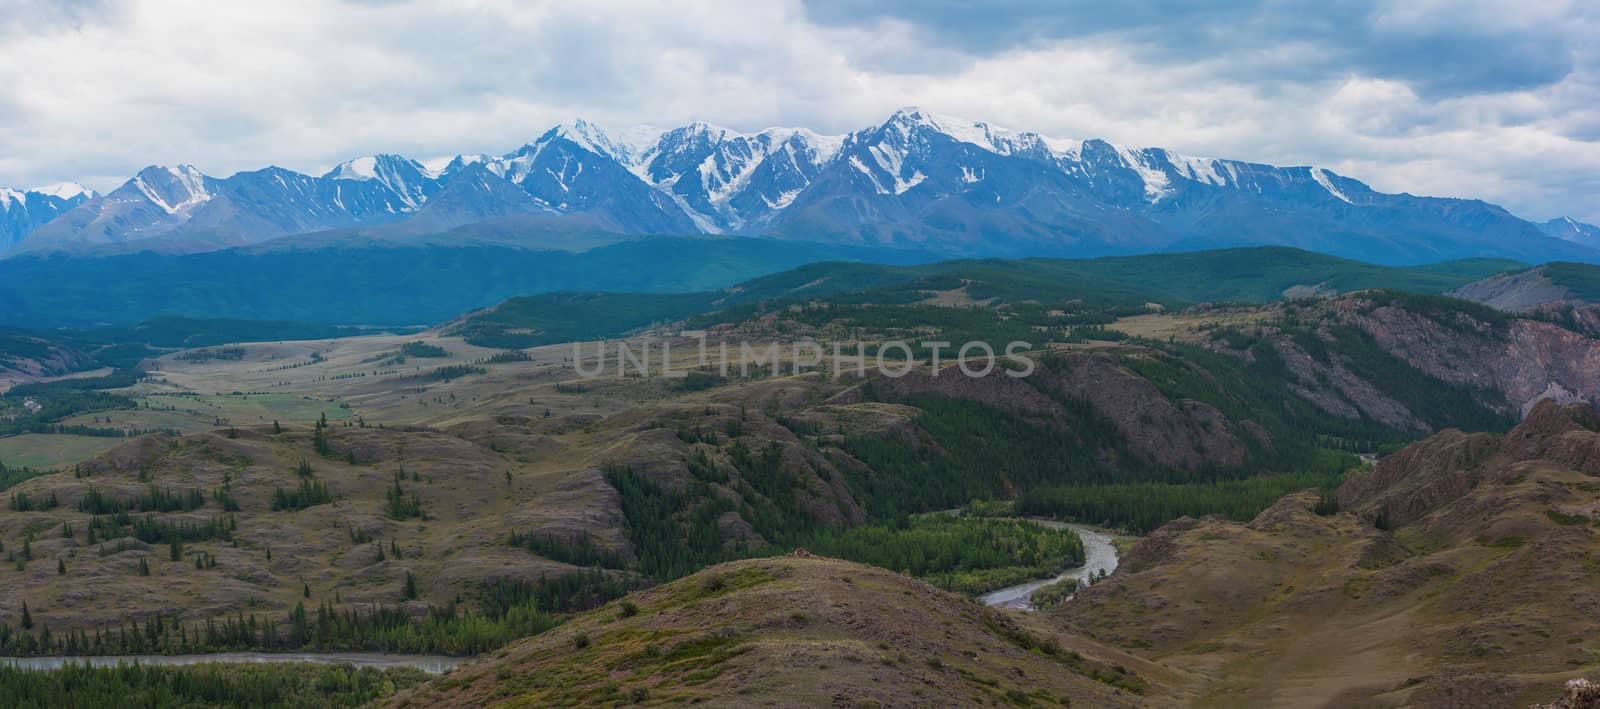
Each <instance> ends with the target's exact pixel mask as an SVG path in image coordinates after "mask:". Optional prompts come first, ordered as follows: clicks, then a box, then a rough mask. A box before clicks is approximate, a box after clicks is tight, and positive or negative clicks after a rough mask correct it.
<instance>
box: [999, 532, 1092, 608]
mask: <svg viewBox="0 0 1600 709" xmlns="http://www.w3.org/2000/svg"><path fill="white" fill-rule="evenodd" d="M1031 521H1033V522H1037V523H1039V524H1042V525H1044V526H1046V527H1055V528H1056V529H1061V528H1063V527H1065V528H1067V529H1071V530H1072V531H1074V532H1077V533H1078V537H1079V538H1080V539H1082V540H1083V555H1084V559H1083V566H1077V567H1073V568H1070V569H1067V570H1066V571H1063V572H1061V574H1060V575H1058V576H1055V577H1053V578H1047V579H1038V580H1036V581H1029V582H1027V583H1019V584H1017V585H1015V586H1007V587H1005V588H1002V589H1000V590H998V591H990V592H988V593H986V594H984V595H982V596H979V597H978V598H979V600H981V601H983V604H984V605H986V606H994V607H996V608H1014V609H1017V610H1025V611H1031V610H1034V607H1033V603H1032V602H1030V601H1029V600H1028V594H1031V593H1033V592H1034V591H1036V590H1038V589H1040V588H1041V587H1044V586H1046V585H1049V584H1052V583H1055V582H1057V581H1061V580H1063V579H1077V580H1078V583H1080V584H1081V583H1083V580H1084V579H1085V578H1088V577H1089V576H1092V575H1094V574H1097V573H1099V572H1100V571H1102V570H1103V571H1105V572H1106V573H1107V574H1110V573H1111V572H1112V571H1115V570H1116V569H1117V547H1116V545H1114V544H1112V543H1111V536H1110V535H1108V534H1106V533H1104V532H1099V531H1096V530H1093V529H1090V528H1088V527H1085V526H1082V525H1077V524H1067V523H1065V522H1056V521H1052V520H1042V519H1038V520H1031Z"/></svg>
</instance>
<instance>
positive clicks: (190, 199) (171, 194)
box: [125, 165, 213, 214]
mask: <svg viewBox="0 0 1600 709" xmlns="http://www.w3.org/2000/svg"><path fill="white" fill-rule="evenodd" d="M210 180H211V178H209V177H206V176H205V175H204V174H203V173H201V172H200V171H199V170H197V169H195V167H194V166H193V165H178V166H176V167H166V166H162V165H151V166H150V167H147V168H145V169H143V170H140V171H139V174H138V175H135V176H134V178H133V179H132V180H129V181H128V183H127V184H126V185H125V187H129V186H131V187H133V188H134V189H135V190H137V191H138V192H139V193H140V194H142V195H144V197H145V198H146V199H149V200H150V201H151V202H152V203H154V204H155V205H156V206H157V207H160V208H161V209H162V210H164V211H165V212H166V213H167V214H180V213H183V214H186V213H188V212H190V211H192V210H193V209H194V208H195V207H197V206H199V205H202V204H205V203H206V202H208V201H210V200H211V197H212V196H213V195H212V192H211V189H210V186H209V185H208V184H207V183H208V182H209V181H210Z"/></svg>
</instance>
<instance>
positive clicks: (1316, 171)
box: [1311, 167, 1355, 204]
mask: <svg viewBox="0 0 1600 709" xmlns="http://www.w3.org/2000/svg"><path fill="white" fill-rule="evenodd" d="M1311 179H1313V180H1316V181H1317V184H1319V185H1322V188H1323V189H1325V190H1327V191H1328V194H1331V195H1333V196H1335V197H1338V198H1339V201H1341V202H1344V203H1345V204H1355V202H1351V201H1350V198H1349V197H1346V196H1344V193H1343V192H1340V191H1339V188H1338V187H1335V186H1334V184H1333V180H1330V179H1328V173H1327V171H1326V170H1323V169H1322V168H1320V167H1313V168H1311Z"/></svg>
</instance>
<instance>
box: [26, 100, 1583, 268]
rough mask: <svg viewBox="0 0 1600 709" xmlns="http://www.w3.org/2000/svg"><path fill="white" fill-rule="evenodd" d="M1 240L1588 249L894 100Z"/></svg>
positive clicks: (1071, 250)
mask: <svg viewBox="0 0 1600 709" xmlns="http://www.w3.org/2000/svg"><path fill="white" fill-rule="evenodd" d="M18 204H20V205H24V206H23V207H22V208H20V209H19V208H17V207H15V206H11V207H8V208H7V209H6V211H4V212H3V213H0V253H3V252H5V251H6V250H7V248H8V247H12V248H11V250H12V252H13V253H32V252H40V251H56V250H76V249H81V248H84V247H95V246H102V247H103V246H106V245H122V246H123V247H124V248H136V249H137V248H147V247H148V248H158V249H164V250H176V251H202V250H210V249H216V248H223V247H228V246H234V245H245V244H256V243H260V242H263V241H267V240H271V239H275V238H278V237H284V236H290V235H296V234H305V233H309V232H330V231H337V230H356V231H358V232H360V233H361V234H363V235H365V236H368V237H372V236H380V237H381V236H382V235H384V234H390V233H411V234H415V233H449V232H450V231H451V230H452V229H457V228H459V227H464V226H466V225H476V226H475V227H474V229H476V230H478V231H483V230H485V229H488V230H499V231H500V232H503V233H505V234H508V235H512V236H513V237H514V238H517V239H524V240H525V241H526V243H527V245H528V246H529V247H530V248H538V247H539V233H540V231H541V230H548V229H551V228H554V227H556V226H558V225H562V224H563V223H571V224H575V225H578V226H580V227H581V228H588V229H598V230H603V231H611V232H618V233H628V234H640V233H670V234H688V233H707V234H741V235H752V236H771V237H777V238H788V239H800V240H807V241H823V242H838V243H850V244H864V245H871V246H889V247H905V248H913V249H919V250H925V251H931V252H936V253H944V254H953V255H997V256H1015V255H1026V254H1040V255H1069V254H1070V255H1099V254H1113V253H1131V252H1144V251H1159V250H1177V249H1195V248H1207V247H1217V246H1235V245H1256V244H1285V245H1292V246H1299V247H1302V248H1308V249H1312V250H1316V251H1322V252H1326V253H1333V254H1338V255H1344V256H1349V257H1354V258H1361V259H1366V260H1371V261H1379V262H1389V263H1405V262H1421V261H1433V260H1440V259H1445V258H1453V257H1460V256H1510V257H1514V258H1520V259H1523V260H1528V261H1545V260H1551V259H1577V260H1591V261H1593V260H1600V239H1597V238H1596V236H1595V235H1596V233H1597V231H1600V230H1596V228H1595V227H1593V226H1590V225H1586V224H1581V223H1578V222H1573V221H1571V220H1564V221H1563V220H1555V221H1552V222H1549V223H1546V224H1542V225H1535V224H1532V223H1530V222H1527V221H1524V220H1522V219H1519V218H1517V217H1515V216H1513V215H1512V214H1510V213H1509V212H1507V211H1506V210H1504V209H1502V208H1500V207H1498V206H1495V205H1492V204H1488V203H1484V202H1481V201H1477V200H1462V199H1444V198H1430V197H1415V196H1412V195H1407V194H1399V195H1393V194H1384V193H1380V192H1377V191H1374V190H1372V189H1371V188H1369V187H1368V186H1367V185H1365V184H1363V183H1362V182H1360V181H1358V180H1354V179H1351V178H1348V177H1344V176H1341V175H1337V174H1334V173H1333V172H1331V171H1328V170H1325V169H1322V168H1317V167H1274V166H1270V165H1262V164H1256V163H1248V162H1241V161H1236V160H1225V159H1213V158H1197V157H1189V156H1184V155H1179V154H1177V153H1174V152H1171V151H1168V150H1164V149H1160V148H1132V147H1127V146H1121V145H1113V144H1111V143H1107V142H1105V141H1102V140H1086V141H1067V140H1059V139H1054V138H1049V137H1045V136H1042V135H1039V134H1037V133H1032V132H1026V131H1013V130H1009V129H1005V128H1000V127H998V126H993V125H990V124H987V123H983V122H977V121H969V120H963V119H958V118H951V117H947V116H941V115H936V114H932V113H928V112H925V111H922V110H919V109H915V108H907V109H902V110H900V111H897V112H895V113H894V114H893V115H892V116H890V117H889V118H888V119H887V120H885V121H884V122H883V123H882V124H880V125H876V126H872V127H869V128H866V129H863V130H859V131H855V132H852V133H849V134H845V135H821V134H818V133H815V132H813V131H810V130H806V129H803V128H770V129H767V130H763V131H760V132H756V133H741V132H738V131H733V130H729V129H726V128H720V127H717V126H714V125H710V124H706V123H692V124H690V125H687V126H683V127H680V128H674V129H671V130H666V131H651V130H631V131H618V132H607V131H604V130H601V129H600V128H599V127H598V126H596V125H594V124H592V123H589V122H586V121H582V120H579V121H575V122H573V123H570V124H564V125H560V126H556V127H554V128H551V129H549V130H548V131H546V132H544V133H543V134H542V135H540V136H539V138H538V139H536V140H534V141H532V142H530V143H528V144H526V145H523V146H521V147H519V148H517V149H516V150H513V151H511V152H508V153H506V154H504V155H500V156H491V155H481V154H477V155H458V156H456V157H454V158H453V159H450V160H446V161H440V162H436V163H433V164H432V165H431V166H430V165H424V164H423V163H421V162H418V161H416V160H413V159H409V158H405V157H401V156H398V155H375V156H368V157H362V158H356V159H354V160H350V161H348V162H345V163H342V164H340V165H338V166H336V167H335V168H333V169H332V170H330V171H328V172H327V173H326V174H324V175H322V176H320V177H313V176H310V175H304V174H300V173H296V172H292V171H289V170H285V169H282V168H277V167H269V168H266V169H263V170H256V171H252V172H241V173H238V174H236V175H233V176H231V177H228V178H223V179H219V178H214V177H209V176H206V175H203V174H201V173H200V172H199V171H198V170H196V169H195V168H193V167H190V166H186V165H180V166H177V167H156V166H152V167H149V168H145V169H144V170H142V171H141V172H140V173H139V174H138V175H136V176H135V177H134V178H133V179H131V180H129V181H128V182H127V183H125V184H123V185H122V186H120V187H118V188H117V189H115V190H113V191H111V192H110V193H107V194H105V195H94V194H93V193H90V192H87V191H86V190H82V188H61V189H58V190H56V191H54V192H52V191H49V190H36V191H30V192H17V191H12V190H4V191H0V207H5V206H6V205H18Z"/></svg>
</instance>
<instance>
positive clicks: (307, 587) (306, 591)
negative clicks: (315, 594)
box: [301, 582, 311, 598]
mask: <svg viewBox="0 0 1600 709" xmlns="http://www.w3.org/2000/svg"><path fill="white" fill-rule="evenodd" d="M302 585H303V586H304V587H305V588H304V589H303V590H302V591H301V595H303V596H305V597H306V598H310V597H311V584H309V583H304V582H302Z"/></svg>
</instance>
